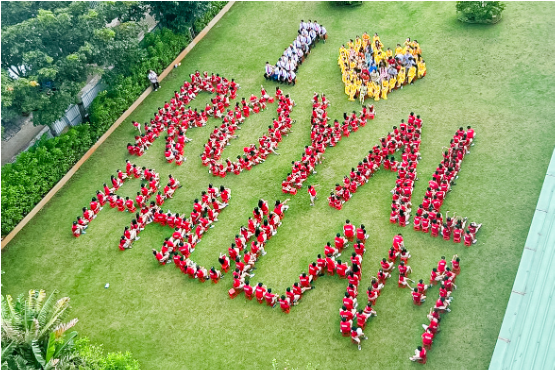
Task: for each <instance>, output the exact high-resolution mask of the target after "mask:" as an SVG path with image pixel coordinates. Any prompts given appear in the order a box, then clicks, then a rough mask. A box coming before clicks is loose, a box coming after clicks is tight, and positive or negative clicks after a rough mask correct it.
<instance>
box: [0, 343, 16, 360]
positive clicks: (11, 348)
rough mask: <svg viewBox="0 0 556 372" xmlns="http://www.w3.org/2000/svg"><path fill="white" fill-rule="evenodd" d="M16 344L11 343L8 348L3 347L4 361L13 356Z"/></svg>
mask: <svg viewBox="0 0 556 372" xmlns="http://www.w3.org/2000/svg"><path fill="white" fill-rule="evenodd" d="M14 344H15V342H13V341H12V342H10V343H9V344H8V346H4V345H2V360H6V359H7V358H8V356H9V355H11V354H12V353H13V351H14V349H15V345H14Z"/></svg>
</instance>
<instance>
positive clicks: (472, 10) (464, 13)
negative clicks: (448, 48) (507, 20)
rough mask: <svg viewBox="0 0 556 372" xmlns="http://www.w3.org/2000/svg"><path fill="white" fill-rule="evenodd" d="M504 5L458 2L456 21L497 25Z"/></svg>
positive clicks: (483, 2) (493, 2) (498, 3)
mask: <svg viewBox="0 0 556 372" xmlns="http://www.w3.org/2000/svg"><path fill="white" fill-rule="evenodd" d="M505 8H506V5H505V4H504V3H503V2H501V1H458V2H457V3H456V11H457V12H458V19H459V20H460V21H462V22H468V23H497V22H499V21H500V19H501V17H502V11H503V10H504V9H505Z"/></svg>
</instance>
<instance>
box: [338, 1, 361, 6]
mask: <svg viewBox="0 0 556 372" xmlns="http://www.w3.org/2000/svg"><path fill="white" fill-rule="evenodd" d="M334 4H335V5H339V6H360V5H363V2H362V1H335V2H334Z"/></svg>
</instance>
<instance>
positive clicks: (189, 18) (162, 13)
mask: <svg viewBox="0 0 556 372" xmlns="http://www.w3.org/2000/svg"><path fill="white" fill-rule="evenodd" d="M145 4H147V5H148V6H149V13H150V14H151V15H152V16H153V17H154V19H156V21H157V22H159V24H160V25H161V26H162V27H166V28H169V29H171V30H172V31H174V32H177V33H181V34H185V33H187V32H188V31H189V28H190V27H192V26H193V24H194V23H195V20H197V19H199V18H201V17H203V15H204V14H205V12H206V11H207V10H208V9H209V6H210V3H209V2H208V1H146V2H145Z"/></svg>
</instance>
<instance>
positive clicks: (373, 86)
mask: <svg viewBox="0 0 556 372" xmlns="http://www.w3.org/2000/svg"><path fill="white" fill-rule="evenodd" d="M369 84H370V86H369V93H370V95H372V96H373V97H374V99H375V101H380V86H379V85H378V84H377V83H375V82H374V81H371V82H370V83H369Z"/></svg>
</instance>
